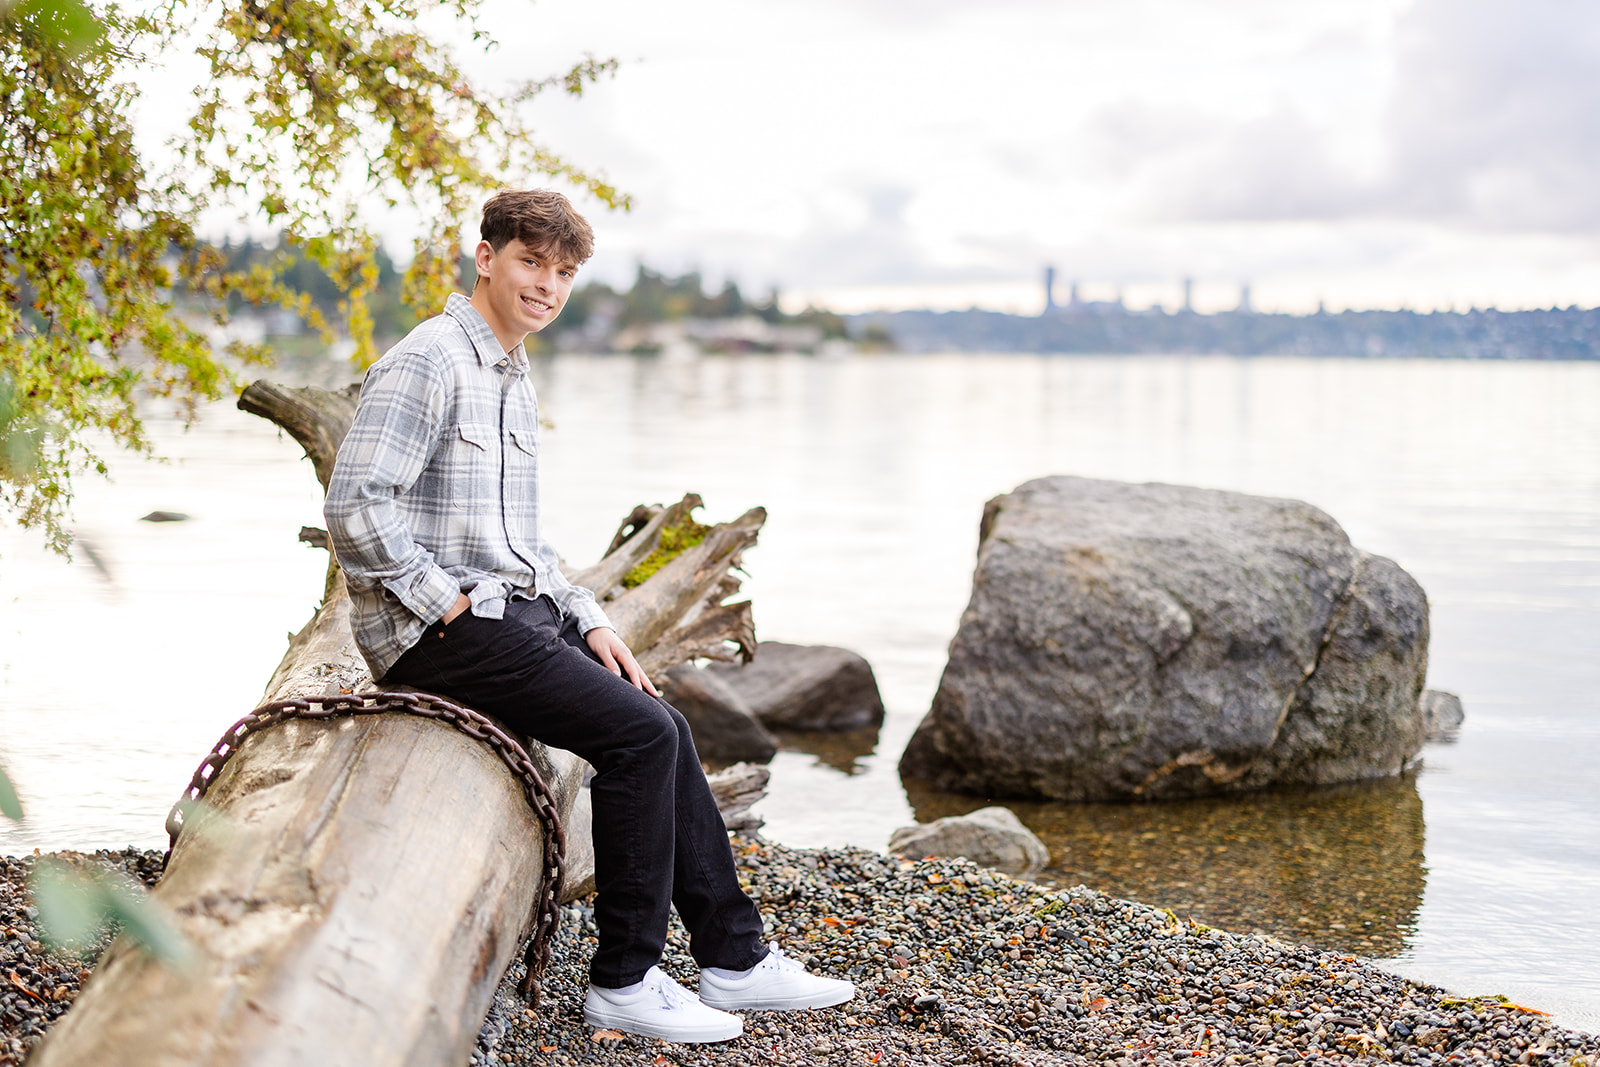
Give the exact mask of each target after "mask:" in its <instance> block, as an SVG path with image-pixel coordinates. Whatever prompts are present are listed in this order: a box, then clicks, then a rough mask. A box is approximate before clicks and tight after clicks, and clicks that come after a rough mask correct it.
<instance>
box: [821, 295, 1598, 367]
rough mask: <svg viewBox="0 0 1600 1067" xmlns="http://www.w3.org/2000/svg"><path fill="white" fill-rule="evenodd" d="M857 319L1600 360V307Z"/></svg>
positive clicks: (920, 335)
mask: <svg viewBox="0 0 1600 1067" xmlns="http://www.w3.org/2000/svg"><path fill="white" fill-rule="evenodd" d="M848 321H849V325H850V330H851V333H852V335H853V336H864V335H865V333H866V331H868V330H873V329H878V330H884V331H887V332H888V333H889V334H891V335H892V336H893V337H894V341H895V344H896V346H897V347H899V348H900V349H902V350H904V351H913V352H929V351H951V350H954V351H970V352H1062V353H1069V352H1077V353H1104V354H1107V355H1118V354H1135V353H1151V354H1154V353H1174V354H1181V353H1226V354H1230V355H1240V356H1254V355H1301V356H1362V357H1383V356H1387V357H1437V358H1456V359H1461V358H1465V359H1600V308H1590V309H1581V308H1577V307H1569V308H1550V309H1548V310H1533V311H1497V310H1493V309H1489V310H1476V309H1474V310H1472V311H1464V312H1454V311H1434V312H1416V311H1341V312H1337V313H1326V312H1318V313H1316V314H1313V315H1283V314H1261V313H1253V312H1244V311H1225V312H1220V313H1218V314H1214V315H1202V314H1197V313H1195V312H1190V311H1180V312H1176V313H1173V312H1167V311H1164V310H1162V309H1160V308H1155V309H1151V310H1148V311H1127V310H1124V309H1121V308H1118V307H1115V306H1113V307H1110V308H1108V309H1100V308H1096V309H1094V310H1089V311H1069V310H1060V311H1052V312H1050V313H1047V314H1044V315H1008V314H1004V313H1001V312H995V311H980V310H977V309H972V310H969V311H945V312H938V311H897V312H875V313H871V314H865V315H852V316H849V318H848Z"/></svg>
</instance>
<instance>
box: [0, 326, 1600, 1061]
mask: <svg viewBox="0 0 1600 1067" xmlns="http://www.w3.org/2000/svg"><path fill="white" fill-rule="evenodd" d="M534 377H535V382H536V384H537V385H538V388H539V391H540V395H541V398H542V401H543V404H544V409H545V412H546V414H547V415H548V416H549V418H550V419H551V420H553V422H554V429H553V430H551V431H548V432H547V434H546V437H545V452H544V472H545V478H546V485H545V497H546V499H547V501H548V506H549V509H550V517H549V527H548V532H549V534H550V536H551V537H552V539H553V540H554V541H555V543H556V544H557V545H558V546H560V547H561V548H562V549H563V550H564V551H565V553H566V554H567V556H568V558H569V559H571V560H573V561H574V562H575V563H580V564H581V563H587V562H590V561H591V560H592V559H593V558H594V557H595V556H596V555H597V554H598V553H599V552H600V550H601V549H602V548H603V547H604V546H605V545H606V543H607V542H608V541H609V539H610V537H611V535H612V533H613V531H614V529H615V527H616V525H617V523H618V522H619V521H620V520H621V518H622V517H623V516H624V515H625V514H627V512H628V511H629V510H630V509H631V508H632V506H633V505H634V504H636V503H640V502H654V501H667V500H673V499H676V498H678V497H679V496H681V495H682V494H683V493H684V492H685V491H689V490H693V491H695V492H698V493H700V494H702V495H703V496H704V498H705V500H706V502H707V507H706V511H705V513H704V515H703V517H709V518H714V519H715V518H729V517H732V516H734V515H736V514H738V513H739V512H742V511H743V510H745V509H746V508H748V507H750V506H752V505H755V504H761V505H764V506H766V507H767V508H768V510H769V513H770V518H769V520H768V523H767V526H766V528H765V530H764V531H763V533H762V537H761V543H760V545H759V546H758V547H757V548H756V549H754V550H752V551H751V552H749V553H748V554H747V556H746V561H745V562H746V569H747V570H748V571H749V573H750V577H749V580H748V581H747V582H746V586H745V589H746V591H747V592H748V593H749V595H750V596H751V597H752V599H753V600H754V602H755V612H756V620H757V626H758V630H759V632H760V634H761V636H763V637H765V638H778V639H783V640H789V641H798V642H813V643H827V644H839V645H845V646H847V647H850V648H854V649H856V650H858V651H860V652H861V653H863V654H864V655H866V656H867V657H868V658H869V659H870V660H871V661H872V663H873V666H874V668H875V669H876V671H877V674H878V679H879V682H880V685H881V687H882V690H883V695H884V699H885V703H886V705H887V708H888V718H887V721H886V722H885V724H884V726H883V729H882V730H881V731H879V732H876V733H868V734H866V735H855V736H849V737H843V738H834V739H828V740H826V741H824V742H819V741H818V739H814V738H811V739H808V738H803V737H797V738H790V739H788V740H789V742H790V745H789V749H788V750H786V751H784V752H782V753H780V754H779V756H778V758H777V759H776V760H775V761H774V764H773V783H772V791H771V794H770V795H769V797H768V798H767V799H766V800H765V801H763V802H762V804H761V805H760V806H759V807H758V809H757V810H758V811H759V812H760V813H762V814H763V815H765V817H766V819H767V827H766V832H767V833H768V834H769V836H772V837H774V838H777V839H779V840H781V841H784V842H787V843H790V844H795V845H836V844H845V843H850V844H858V845H865V846H868V847H872V848H883V847H884V845H885V844H886V842H887V840H888V837H889V833H890V832H891V831H892V830H893V829H895V828H896V827H898V826H902V825H906V824H908V823H910V822H911V821H912V820H913V819H914V818H918V819H922V820H927V819H931V818H935V817H937V816H940V815H945V814H951V813H955V812H960V811H966V810H971V809H973V808H976V807H979V806H982V804H983V803H984V801H983V799H982V798H972V797H952V796H949V795H940V794H929V795H921V794H919V795H908V794H907V792H906V790H905V789H904V787H902V785H901V783H900V780H899V777H898V775H897V774H896V772H895V761H896V759H897V758H898V756H899V753H900V751H901V749H902V748H903V747H904V745H905V742H906V740H907V738H908V737H909V736H910V734H911V732H912V730H913V729H914V728H915V726H916V724H917V722H918V721H919V720H920V718H921V716H922V714H923V713H924V712H925V711H926V710H927V707H928V704H929V701H930V700H931V698H932V695H933V692H934V689H935V688H936V686H937V684H938V680H939V673H940V671H941V670H942V668H943V665H944V655H945V649H946V646H947V645H948V643H949V641H950V638H951V637H952V636H953V635H954V633H955V629H956V624H957V621H958V619H959V616H960V613H961V610H962V608H963V607H964V606H965V604H966V600H967V596H968V593H969V592H970V580H971V572H972V566H973V558H974V552H975V549H976V545H977V532H978V520H979V516H980V514H981V511H982V506H983V502H984V501H985V500H986V499H988V498H989V497H991V496H993V495H995V494H997V493H1001V492H1005V491H1006V490H1008V489H1010V488H1012V487H1013V486H1015V485H1016V484H1018V483H1019V482H1022V481H1024V480H1026V479H1028V478H1033V477H1037V476H1041V475H1046V474H1058V473H1070V474H1081V475H1089V476H1096V477H1107V478H1120V479H1127V480H1133V481H1168V482H1181V483H1189V484H1195V485H1203V486H1212V487H1219V488H1228V489H1239V490H1245V491H1249V492H1255V493H1265V494H1271V495H1278V496H1290V497H1297V498H1300V499H1304V500H1309V501H1311V502H1312V503H1314V504H1316V505H1318V506H1320V507H1322V508H1323V509H1325V510H1326V511H1328V512H1329V513H1330V514H1332V515H1333V516H1334V517H1335V518H1336V519H1338V520H1339V521H1340V522H1341V523H1342V524H1343V525H1344V527H1345V529H1346V530H1347V531H1348V532H1349V534H1350V536H1351V539H1352V540H1353V541H1354V542H1355V543H1356V544H1357V545H1359V546H1360V547H1362V548H1365V549H1368V550H1370V551H1374V552H1378V553H1381V554H1384V555H1387V556H1391V557H1393V558H1394V559H1396V560H1398V561H1399V562H1400V563H1401V564H1402V565H1403V566H1404V567H1406V568H1407V569H1408V570H1409V571H1410V572H1411V573H1412V574H1413V575H1415V576H1416V577H1417V579H1418V580H1419V581H1420V582H1421V583H1422V585H1423V587H1424V588H1425V589H1426V590H1427V591H1428V594H1429V597H1430V601H1431V603H1432V612H1433V614H1432V631H1433V636H1432V646H1431V653H1430V667H1429V683H1428V684H1429V685H1430V686H1432V687H1433V688H1439V689H1447V690H1450V691H1452V692H1456V693H1458V694H1460V695H1461V697H1462V700H1463V702H1464V704H1465V707H1466V711H1467V721H1466V724H1465V727H1464V729H1463V730H1462V732H1461V736H1460V738H1459V740H1458V741H1456V742H1455V743H1453V744H1450V745H1430V746H1429V747H1428V748H1427V749H1425V750H1424V761H1423V764H1422V767H1421V769H1420V771H1419V772H1417V773H1416V774H1415V775H1413V776H1409V777H1407V778H1403V779H1398V780H1394V781H1389V782H1380V783H1373V784H1367V785H1358V786H1352V787H1346V788H1341V789H1333V790H1325V791H1319V792H1314V793H1307V794H1283V795H1273V796H1265V797H1259V798H1247V799H1229V800H1205V801H1193V802H1186V803H1175V804H1154V805H1140V806H1133V807H1123V806H1112V805H1085V806H1063V805H1045V804H1015V805H1013V807H1014V808H1015V810H1016V811H1017V813H1018V814H1019V815H1020V816H1021V817H1022V819H1023V820H1024V821H1025V822H1027V823H1028V824H1029V825H1030V826H1032V827H1033V828H1034V829H1035V831H1036V832H1038V833H1039V834H1040V835H1041V837H1043V838H1044V840H1045V842H1046V843H1047V844H1048V845H1049V846H1050V848H1051V852H1052V856H1053V860H1052V868H1051V869H1050V870H1048V871H1047V872H1046V873H1045V875H1044V876H1043V877H1044V878H1045V879H1046V880H1052V881H1060V882H1065V883H1075V882H1078V881H1083V882H1086V883H1087V884H1090V885H1092V886H1095V887H1096V888H1100V889H1104V890H1107V891H1110V892H1113V893H1117V894H1119V895H1126V896H1133V897H1136V898H1139V899H1143V900H1147V901H1149V902H1151V903H1155V904H1160V905H1163V906H1171V907H1173V908H1175V909H1176V910H1177V911H1178V913H1179V914H1181V915H1182V914H1187V915H1193V916H1194V917H1195V918H1196V919H1197V920H1202V921H1207V922H1210V923H1212V924H1213V925H1220V926H1226V927H1229V928H1232V929H1237V930H1245V931H1249V930H1263V931H1267V932H1271V933H1274V934H1276V935H1279V936H1282V937H1286V938H1293V939H1297V940H1306V941H1311V942H1313V943H1316V944H1321V945H1325V946H1327V947H1330V948H1335V949H1339V950H1342V951H1347V952H1350V953H1352V954H1360V955H1363V956H1368V957H1372V958H1375V959H1380V960H1383V961H1384V962H1385V964H1386V965H1387V966H1389V967H1391V968H1393V969H1395V970H1398V971H1400V972H1402V973H1405V974H1407V975H1411V976H1413V977H1417V978H1421V979H1425V980H1428V981H1433V982H1437V983H1439V984H1441V985H1444V986H1446V987H1448V988H1451V989H1453V990H1457V991H1460V992H1463V993H1468V994H1489V993H1501V994H1505V995H1506V996H1509V997H1510V998H1511V999H1512V1000H1514V1001H1517V1002H1519V1003H1522V1004H1526V1005H1530V1006H1533V1007H1537V1008H1541V1009H1543V1010H1545V1011H1550V1012H1554V1013H1555V1014H1556V1015H1557V1017H1558V1018H1559V1019H1560V1020H1561V1021H1562V1022H1564V1023H1567V1024H1568V1025H1575V1026H1579V1027H1582V1028H1585V1029H1589V1030H1600V963H1597V962H1596V961H1600V364H1593V363H1552V364H1533V363H1488V362H1485V363H1472V362H1456V361H1414V362H1413V361H1381V360H1376V361H1362V360H1313V359H1269V358H1255V359H1232V358H1226V357H1170V358H1169V357H1125V358H1086V357H1042V356H977V355H950V356H877V357H856V358H851V359H845V360H840V361H822V360H815V359H810V358H806V357H799V356H794V357H790V356H776V357H774V356H744V357H715V358H705V359H699V360H694V361H690V362H669V361H664V360H661V359H652V358H643V357H629V356H605V357H594V356H563V357H553V358H547V359H543V360H540V361H538V362H536V364H535V368H534ZM152 428H153V430H154V436H155V438H156V440H157V443H158V447H159V448H160V450H161V452H162V453H163V454H164V455H166V456H167V457H169V462H167V463H164V464H152V463H144V462H140V461H136V460H132V459H128V458H126V457H119V458H118V459H117V461H116V463H115V464H114V467H115V481H114V482H112V483H111V484H106V483H103V482H95V481H93V480H91V479H88V478H85V479H84V480H83V481H82V483H81V487H80V495H79V501H78V505H77V509H76V519H75V525H76V529H77V530H78V533H79V535H80V537H81V539H82V543H83V545H84V546H86V547H87V548H91V549H92V550H93V551H92V555H91V553H90V552H86V551H83V550H81V549H80V551H79V552H78V553H77V557H76V559H75V561H74V562H72V563H70V564H69V563H66V562H64V561H61V560H59V559H56V558H53V557H51V556H50V555H48V554H47V553H45V552H43V551H42V550H40V549H39V547H38V539H37V537H35V536H34V535H31V534H28V533H24V532H20V531H17V530H14V529H11V528H9V527H7V528H4V529H0V760H3V761H4V763H5V765H6V766H7V768H8V769H9V770H10V772H11V773H12V775H13V777H14V778H15V779H16V781H17V784H18V787H19V789H20V791H21V793H22V795H23V798H24V802H25V804H26V805H27V807H28V819H27V822H26V823H25V824H22V825H20V826H18V825H15V824H10V823H0V851H3V852H10V853H16V852H21V851H25V850H32V849H34V848H42V849H55V848H63V847H77V848H94V847H115V846H121V845H124V844H130V843H131V844H136V845H140V846H144V847H157V846H160V845H163V844H164V843H165V835H164V833H163V832H162V829H161V824H162V820H163V818H164V817H165V814H166V810H167V807H168V806H169V805H170V804H171V802H172V800H173V799H174V798H175V797H176V795H177V793H178V791H179V790H180V789H181V788H182V786H183V785H184V784H185V783H186V782H187V780H188V777H189V775H190V774H191V773H192V771H193V769H194V765H195V764H196V762H198V760H199V758H200V756H202V755H203V754H204V753H205V752H206V751H207V750H208V749H209V748H210V746H211V745H212V744H213V743H214V742H215V741H216V739H217V737H218V736H220V734H221V733H222V731H223V729H224V728H225V727H226V726H227V725H228V724H230V723H231V722H233V721H234V720H235V719H237V718H239V717H240V716H242V715H243V714H244V713H245V712H246V711H248V710H249V709H250V708H251V707H253V706H254V705H255V704H256V702H257V701H258V699H259V697H260V693H261V688H262V686H263V685H264V684H265V682H266V680H267V676H268V675H269V673H270V672H271V670H272V668H273V666H274V665H275V664H276V663H277V660H278V658H279V656H280V655H281V654H282V651H283V648H284V638H285V635H286V633H287V632H289V631H291V630H295V629H298V628H299V627H300V626H302V625H303V624H304V622H305V621H306V619H307V617H308V616H309V614H310V612H311V610H312V609H313V607H314V606H315V603H316V600H317V598H318V596H319V595H320V591H321V580H322V570H323V565H324V561H325V557H324V555H323V553H322V552H320V551H318V550H315V549H311V548H308V547H306V546H303V545H300V544H298V543H296V541H295V536H296V534H297V532H298V531H299V528H300V526H301V525H303V524H304V525H321V517H320V499H321V490H320V488H319V487H318V486H317V484H316V481H315V479H314V478H313V476H312V473H311V467H310V464H309V462H307V461H305V460H304V459H303V458H301V457H300V454H299V450H298V448H297V447H296V446H295V445H294V443H293V442H292V441H291V440H289V439H287V438H284V437H280V435H279V434H278V433H277V431H276V430H275V429H274V428H273V427H271V426H269V425H267V424H265V423H263V422H261V421H260V420H257V419H254V418H251V417H249V416H245V415H242V414H240V413H238V412H236V411H234V410H233V409H232V408H231V407H226V406H219V407H216V408H213V409H211V410H209V411H208V412H207V413H206V416H205V418H204V420H203V421H202V422H201V423H200V425H198V426H197V427H195V428H194V429H192V430H190V431H188V432H184V431H182V430H181V429H180V428H179V427H177V426H176V425H175V424H174V423H171V422H168V421H162V420H160V419H157V420H155V421H154V423H153V427H152ZM154 509H164V510H169V511H178V512H184V513H187V514H188V515H189V516H190V518H189V520H188V521H185V522H177V523H165V524H152V523H146V522H140V521H138V520H139V517H140V516H142V515H144V514H146V513H147V512H149V511H151V510H154Z"/></svg>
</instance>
